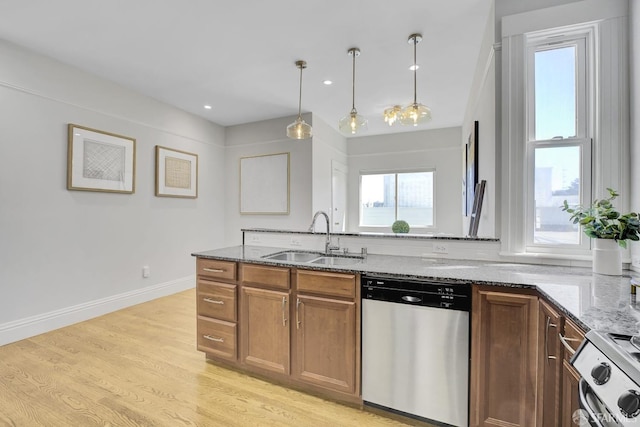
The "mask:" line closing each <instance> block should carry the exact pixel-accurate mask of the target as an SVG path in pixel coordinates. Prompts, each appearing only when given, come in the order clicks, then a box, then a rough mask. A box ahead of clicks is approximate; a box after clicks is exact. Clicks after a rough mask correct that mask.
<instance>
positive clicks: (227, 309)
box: [198, 279, 237, 322]
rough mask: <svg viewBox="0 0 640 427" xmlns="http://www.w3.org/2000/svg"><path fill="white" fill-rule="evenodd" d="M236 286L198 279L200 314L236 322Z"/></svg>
mask: <svg viewBox="0 0 640 427" xmlns="http://www.w3.org/2000/svg"><path fill="white" fill-rule="evenodd" d="M236 313H237V311H236V285H230V284H227V283H219V282H212V281H208V280H203V279H198V314H199V315H200V316H207V317H215V318H216V319H220V320H228V321H230V322H235V321H236V320H237V317H236Z"/></svg>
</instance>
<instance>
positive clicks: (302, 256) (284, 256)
mask: <svg viewBox="0 0 640 427" xmlns="http://www.w3.org/2000/svg"><path fill="white" fill-rule="evenodd" d="M321 256H322V254H321V253H319V252H301V251H285V252H278V253H275V254H271V255H265V256H263V257H262V258H265V259H273V260H276V261H293V262H309V261H313V260H314V259H317V258H318V257H321Z"/></svg>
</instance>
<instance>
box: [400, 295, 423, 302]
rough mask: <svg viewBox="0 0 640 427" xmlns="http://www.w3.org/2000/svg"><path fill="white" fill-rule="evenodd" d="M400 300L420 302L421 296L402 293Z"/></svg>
mask: <svg viewBox="0 0 640 427" xmlns="http://www.w3.org/2000/svg"><path fill="white" fill-rule="evenodd" d="M402 300H403V301H406V302H415V303H418V302H422V298H418V297H414V296H411V295H403V296H402Z"/></svg>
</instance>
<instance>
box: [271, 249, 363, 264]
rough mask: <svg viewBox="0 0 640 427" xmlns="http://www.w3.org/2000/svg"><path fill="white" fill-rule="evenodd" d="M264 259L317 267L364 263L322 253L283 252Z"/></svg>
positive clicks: (353, 257) (354, 259)
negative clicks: (315, 265)
mask: <svg viewBox="0 0 640 427" xmlns="http://www.w3.org/2000/svg"><path fill="white" fill-rule="evenodd" d="M262 258H264V259H272V260H274V261H289V262H302V263H306V264H317V265H349V264H356V263H358V262H360V261H362V258H361V257H358V256H342V255H325V254H324V253H322V252H304V251H283V252H276V253H274V254H270V255H264V256H263V257H262Z"/></svg>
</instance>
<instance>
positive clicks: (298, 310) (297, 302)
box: [296, 298, 302, 329]
mask: <svg viewBox="0 0 640 427" xmlns="http://www.w3.org/2000/svg"><path fill="white" fill-rule="evenodd" d="M300 304H302V301H300V298H296V329H300V325H301V324H302V322H301V321H300Z"/></svg>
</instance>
